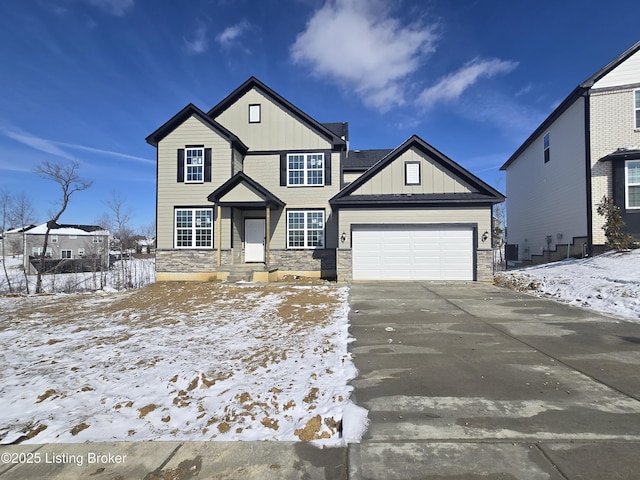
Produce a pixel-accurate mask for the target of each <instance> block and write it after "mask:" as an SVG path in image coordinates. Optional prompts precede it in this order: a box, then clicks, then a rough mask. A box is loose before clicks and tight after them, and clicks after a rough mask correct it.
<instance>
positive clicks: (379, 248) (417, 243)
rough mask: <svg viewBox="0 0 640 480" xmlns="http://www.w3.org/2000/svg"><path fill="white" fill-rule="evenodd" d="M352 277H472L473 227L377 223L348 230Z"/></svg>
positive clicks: (376, 278) (406, 278) (471, 278)
mask: <svg viewBox="0 0 640 480" xmlns="http://www.w3.org/2000/svg"><path fill="white" fill-rule="evenodd" d="M352 246H353V279H354V280H473V230H472V229H471V228H457V227H442V226H438V227H428V226H419V225H398V226H394V225H380V226H367V227H358V226H357V225H354V227H353V232H352Z"/></svg>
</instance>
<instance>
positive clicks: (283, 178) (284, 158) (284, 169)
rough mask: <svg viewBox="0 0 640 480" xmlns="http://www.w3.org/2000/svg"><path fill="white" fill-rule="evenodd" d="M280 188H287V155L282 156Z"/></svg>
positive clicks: (282, 154)
mask: <svg viewBox="0 0 640 480" xmlns="http://www.w3.org/2000/svg"><path fill="white" fill-rule="evenodd" d="M280 186H281V187H286V186H287V154H286V153H281V154H280Z"/></svg>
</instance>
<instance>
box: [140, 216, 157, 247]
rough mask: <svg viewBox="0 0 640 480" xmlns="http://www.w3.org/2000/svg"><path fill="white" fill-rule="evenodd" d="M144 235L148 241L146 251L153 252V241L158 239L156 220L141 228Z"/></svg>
mask: <svg viewBox="0 0 640 480" xmlns="http://www.w3.org/2000/svg"><path fill="white" fill-rule="evenodd" d="M141 233H142V235H144V239H145V241H146V244H147V245H146V252H145V253H151V249H152V248H153V243H154V241H155V239H156V224H155V222H152V223H150V224H149V225H144V226H143V227H142V229H141Z"/></svg>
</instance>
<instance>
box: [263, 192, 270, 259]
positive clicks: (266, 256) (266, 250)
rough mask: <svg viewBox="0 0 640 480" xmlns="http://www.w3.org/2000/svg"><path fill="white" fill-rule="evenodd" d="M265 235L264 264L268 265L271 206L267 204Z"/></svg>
mask: <svg viewBox="0 0 640 480" xmlns="http://www.w3.org/2000/svg"><path fill="white" fill-rule="evenodd" d="M265 224H266V225H265V237H266V245H265V247H266V248H265V253H264V255H265V257H264V260H265V265H266V266H267V267H268V266H269V260H270V259H269V256H270V249H269V244H270V243H271V207H270V206H269V205H268V204H267V219H266V221H265Z"/></svg>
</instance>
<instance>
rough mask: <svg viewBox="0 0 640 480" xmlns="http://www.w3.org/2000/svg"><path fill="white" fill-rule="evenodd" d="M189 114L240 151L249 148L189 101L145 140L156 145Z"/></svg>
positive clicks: (188, 116) (245, 150)
mask: <svg viewBox="0 0 640 480" xmlns="http://www.w3.org/2000/svg"><path fill="white" fill-rule="evenodd" d="M191 116H195V117H197V118H198V119H200V120H201V121H202V122H203V123H205V124H206V125H208V126H209V127H211V128H212V129H213V130H215V131H216V132H218V133H219V134H220V135H221V136H223V137H224V138H226V139H227V140H229V142H230V143H231V144H232V145H233V146H234V147H236V148H237V149H238V150H240V151H241V152H243V153H246V152H247V150H249V148H248V147H247V146H246V145H245V144H244V143H242V141H241V140H240V139H239V138H238V137H237V136H235V135H234V134H233V133H231V132H230V131H229V130H227V129H226V128H224V127H223V126H222V125H220V124H219V123H218V122H216V121H215V120H213V119H212V118H211V117H209V116H207V114H206V113H204V112H203V111H202V110H200V109H199V108H198V107H196V106H195V105H194V104H193V103H189V104H188V105H187V106H185V107H184V108H183V109H182V110H180V111H179V112H178V113H176V114H175V115H174V116H173V117H171V118H170V119H169V120H167V121H166V122H165V123H164V125H162V126H161V127H160V128H158V129H157V130H156V131H155V132H153V133H152V134H151V135H149V136H148V137H147V138H146V139H145V140H146V141H147V143H148V144H149V145H152V146H154V147H157V146H158V142H160V141H161V140H162V139H163V138H165V137H166V136H167V135H169V134H170V133H171V132H173V131H174V130H175V129H176V128H177V127H178V126H180V125H182V124H183V123H184V122H185V121H186V120H187V119H188V118H190V117H191Z"/></svg>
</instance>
